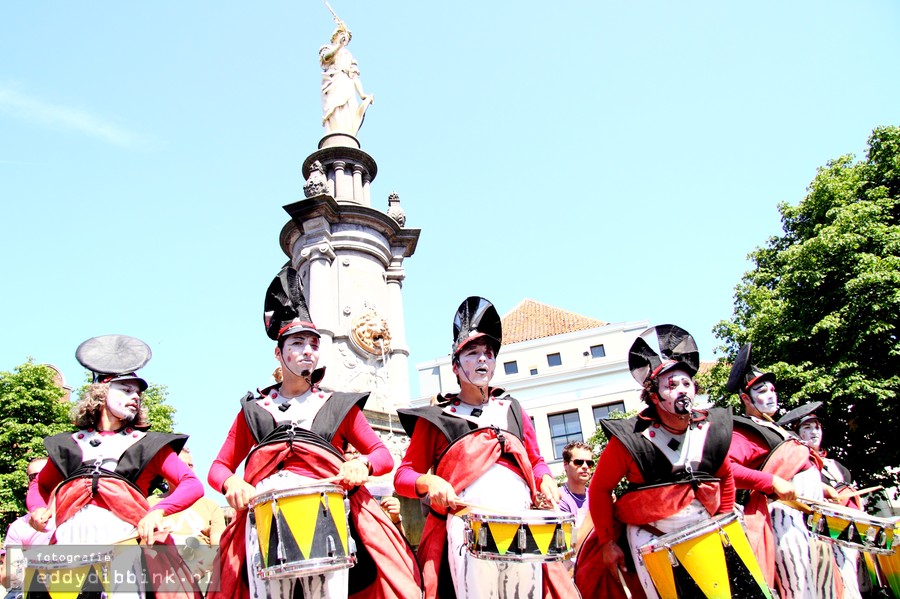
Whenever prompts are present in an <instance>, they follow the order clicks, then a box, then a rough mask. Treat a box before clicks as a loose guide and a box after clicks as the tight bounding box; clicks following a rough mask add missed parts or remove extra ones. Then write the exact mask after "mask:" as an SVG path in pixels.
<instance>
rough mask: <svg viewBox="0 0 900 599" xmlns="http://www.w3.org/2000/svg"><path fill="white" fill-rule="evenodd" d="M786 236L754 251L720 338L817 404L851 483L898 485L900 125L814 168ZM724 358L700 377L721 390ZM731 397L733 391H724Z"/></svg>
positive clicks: (791, 211) (786, 212) (787, 219)
mask: <svg viewBox="0 0 900 599" xmlns="http://www.w3.org/2000/svg"><path fill="white" fill-rule="evenodd" d="M779 211H780V213H781V217H782V228H783V234H782V235H780V236H776V237H772V238H770V239H769V240H768V243H767V244H766V246H765V247H761V248H758V249H756V250H755V251H754V252H752V253H751V255H750V258H751V260H752V262H753V264H754V268H753V269H751V270H750V271H749V272H747V273H745V274H744V276H743V278H742V281H741V283H740V284H738V285H737V287H736V288H735V301H734V313H733V316H732V318H731V320H729V321H723V322H720V323H719V324H718V325H717V326H716V328H715V333H716V336H717V337H718V338H719V339H720V340H723V341H724V342H725V346H724V349H725V351H726V352H727V354H728V357H727V358H726V360H725V361H728V360H730V359H732V358H733V357H734V355H735V354H736V352H737V350H738V348H739V347H740V346H741V345H742V344H743V343H746V342H748V341H750V342H752V343H753V361H754V362H755V363H757V364H758V365H760V366H762V367H765V368H767V369H769V370H771V371H773V372H775V373H776V375H777V376H778V390H779V397H780V399H781V403H782V406H783V407H785V408H791V407H794V406H797V405H800V404H804V403H807V402H810V401H822V402H824V406H823V408H822V409H821V410H820V413H821V414H822V415H823V416H824V418H823V420H824V423H823V425H824V428H825V440H824V442H825V444H827V445H829V446H830V448H831V453H832V455H833V456H834V457H835V458H837V459H838V460H839V461H842V462H844V463H845V464H847V465H848V466H849V467H850V469H851V471H852V472H853V474H854V476H855V478H856V479H857V480H858V482H860V483H862V484H865V485H868V484H885V486H888V485H890V484H895V483H896V475H895V474H891V473H889V472H888V471H887V470H886V468H887V467H892V466H893V467H896V466H897V465H898V464H900V445H898V444H897V443H895V442H894V441H895V440H896V439H897V438H900V418H898V416H900V414H898V391H900V339H898V324H900V220H898V219H900V128H898V127H883V128H878V129H876V130H875V131H873V133H872V135H871V137H870V138H869V143H868V150H867V153H866V158H865V160H862V161H859V162H854V158H853V156H851V155H847V156H843V157H841V158H838V159H837V160H833V161H831V162H829V163H828V164H827V165H826V166H824V167H821V168H820V169H819V170H818V173H817V175H816V177H815V179H814V180H813V182H812V183H811V184H810V186H809V188H808V193H807V195H806V197H805V198H804V199H803V200H802V201H801V202H800V203H799V205H796V206H789V205H787V204H781V205H780V206H779ZM727 372H728V368H727V365H725V364H722V365H720V366H719V367H718V369H714V370H713V372H711V373H709V374H708V375H707V377H706V378H705V379H704V381H703V382H704V383H705V384H706V385H707V388H708V390H709V391H710V393H711V396H712V397H716V396H717V395H719V396H723V397H724V396H725V394H724V380H725V378H727ZM734 400H735V399H734V398H732V400H731V401H734Z"/></svg>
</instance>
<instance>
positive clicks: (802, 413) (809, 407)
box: [778, 401, 822, 430]
mask: <svg viewBox="0 0 900 599" xmlns="http://www.w3.org/2000/svg"><path fill="white" fill-rule="evenodd" d="M821 406H822V402H821V401H813V402H810V403H808V404H805V405H802V406H800V407H798V408H794V409H793V410H791V411H790V412H788V413H787V414H785V415H784V416H782V417H781V418H779V419H778V424H779V425H780V426H783V427H786V428H791V429H793V430H798V429H799V428H800V425H801V424H803V423H804V422H808V421H810V420H818V419H819V417H818V416H817V415H816V414H815V411H816V410H818V409H819V408H820V407H821Z"/></svg>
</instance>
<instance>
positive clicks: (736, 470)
mask: <svg viewBox="0 0 900 599" xmlns="http://www.w3.org/2000/svg"><path fill="white" fill-rule="evenodd" d="M754 437H759V435H758V434H756V433H754V432H752V431H746V430H744V429H740V428H737V427H735V429H734V433H733V434H732V436H731V448H730V449H729V450H728V459H729V460H730V461H731V471H732V473H733V474H734V484H735V486H736V487H737V488H738V489H750V490H752V491H761V492H763V493H765V494H767V495H768V494H770V493H772V492H773V491H774V488H773V487H772V475H771V474H769V473H768V472H762V471H760V470H757V469H756V468H758V467H759V466H761V465H762V463H763V460H764V459H765V457H766V456H767V455H768V454H769V448H768V447H767V446H766V445H765V443H764V442H762V440H761V439H754Z"/></svg>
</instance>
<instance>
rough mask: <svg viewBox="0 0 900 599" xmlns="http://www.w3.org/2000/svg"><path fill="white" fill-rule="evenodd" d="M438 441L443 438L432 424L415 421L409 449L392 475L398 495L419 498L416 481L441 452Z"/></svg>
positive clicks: (419, 420) (424, 421)
mask: <svg viewBox="0 0 900 599" xmlns="http://www.w3.org/2000/svg"><path fill="white" fill-rule="evenodd" d="M438 439H444V436H443V435H441V434H440V431H438V430H437V428H435V426H434V425H433V424H431V423H430V422H428V421H427V420H425V419H423V418H419V419H418V420H416V428H415V430H413V434H412V438H411V439H410V440H409V447H407V448H406V454H405V455H404V456H403V460H402V461H401V462H400V466H399V467H398V468H397V472H396V473H395V474H394V489H395V490H396V491H397V494H398V495H400V496H402V497H412V498H413V499H417V498H418V497H419V495H418V493H416V481H417V480H419V477H420V476H422V475H424V474H426V473H427V472H428V470H429V469H430V468H431V467H432V466H433V465H434V458H435V456H437V455H438V453H439V451H438V450H439V449H440V450H441V451H442V450H443V448H439V447H438V446H437V441H438ZM444 445H445V446H446V443H444Z"/></svg>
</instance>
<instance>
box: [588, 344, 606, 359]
mask: <svg viewBox="0 0 900 599" xmlns="http://www.w3.org/2000/svg"><path fill="white" fill-rule="evenodd" d="M591 357H592V358H605V357H606V350H605V349H603V344H602V343H601V344H600V345H592V346H591Z"/></svg>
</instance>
